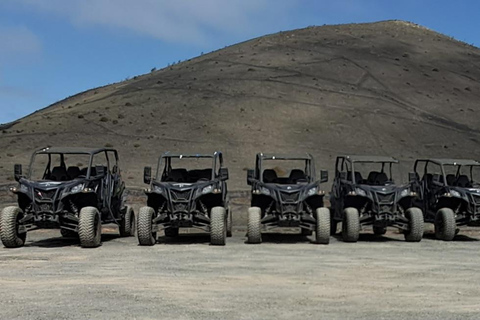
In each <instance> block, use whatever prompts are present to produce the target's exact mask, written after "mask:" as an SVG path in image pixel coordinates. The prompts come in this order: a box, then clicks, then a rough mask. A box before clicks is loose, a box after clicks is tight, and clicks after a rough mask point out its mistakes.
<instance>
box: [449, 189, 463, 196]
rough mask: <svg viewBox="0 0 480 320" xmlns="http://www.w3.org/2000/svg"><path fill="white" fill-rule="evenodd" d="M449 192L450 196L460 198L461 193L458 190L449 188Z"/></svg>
mask: <svg viewBox="0 0 480 320" xmlns="http://www.w3.org/2000/svg"><path fill="white" fill-rule="evenodd" d="M450 194H451V195H452V197H457V198H461V197H462V195H461V194H460V192H458V191H457V190H450Z"/></svg>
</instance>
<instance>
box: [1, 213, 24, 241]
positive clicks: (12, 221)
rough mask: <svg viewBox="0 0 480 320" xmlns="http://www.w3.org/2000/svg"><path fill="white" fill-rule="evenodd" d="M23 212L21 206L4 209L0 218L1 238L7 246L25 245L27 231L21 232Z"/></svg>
mask: <svg viewBox="0 0 480 320" xmlns="http://www.w3.org/2000/svg"><path fill="white" fill-rule="evenodd" d="M22 218H23V212H22V210H21V209H20V208H19V207H7V208H5V209H3V211H2V215H1V220H0V239H1V240H2V242H3V245H4V246H5V248H19V247H23V246H24V245H25V240H26V239H27V233H26V232H19V229H20V223H19V221H20V219H22Z"/></svg>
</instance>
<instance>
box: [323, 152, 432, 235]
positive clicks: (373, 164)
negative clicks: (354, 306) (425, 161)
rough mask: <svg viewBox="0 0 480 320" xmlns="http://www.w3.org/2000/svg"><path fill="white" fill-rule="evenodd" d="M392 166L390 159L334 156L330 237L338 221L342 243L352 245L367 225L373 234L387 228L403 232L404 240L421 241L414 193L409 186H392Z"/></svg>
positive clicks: (381, 233)
mask: <svg viewBox="0 0 480 320" xmlns="http://www.w3.org/2000/svg"><path fill="white" fill-rule="evenodd" d="M396 164H398V161H397V160H395V159H394V158H391V157H377V156H339V157H337V161H336V168H335V179H334V181H333V185H332V192H331V194H330V203H331V206H332V234H334V233H336V230H337V223H338V222H342V238H343V240H344V241H346V242H356V241H357V240H358V237H359V232H360V229H361V227H363V226H367V225H372V226H373V232H374V233H375V234H377V235H383V234H385V232H386V229H387V227H389V226H391V227H396V228H398V229H400V230H403V232H404V234H405V240H406V241H411V242H418V241H421V240H422V237H423V229H424V223H423V214H422V210H421V209H420V208H418V207H415V205H414V200H415V199H417V193H416V192H415V191H414V189H413V188H412V186H411V185H410V184H407V185H403V186H398V185H396V184H395V182H394V181H393V178H392V166H393V165H396Z"/></svg>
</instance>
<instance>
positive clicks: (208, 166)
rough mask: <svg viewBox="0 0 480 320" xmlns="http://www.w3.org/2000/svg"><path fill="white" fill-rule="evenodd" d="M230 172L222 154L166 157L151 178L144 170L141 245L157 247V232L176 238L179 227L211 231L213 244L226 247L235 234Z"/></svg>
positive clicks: (171, 155) (148, 170)
mask: <svg viewBox="0 0 480 320" xmlns="http://www.w3.org/2000/svg"><path fill="white" fill-rule="evenodd" d="M227 180H228V169H227V168H224V167H223V154H222V153H221V152H215V153H213V154H173V153H169V152H167V153H165V154H163V155H162V156H161V157H160V158H159V160H158V164H157V170H156V174H155V176H154V177H152V169H151V167H145V170H144V182H145V183H146V184H148V185H149V188H148V189H147V190H146V191H145V193H146V195H147V206H146V207H143V208H141V209H140V212H139V215H138V233H137V234H138V242H139V243H140V245H154V244H155V243H156V241H157V232H158V231H161V230H162V229H163V230H164V232H165V236H167V237H176V236H178V233H179V228H198V229H201V230H204V231H207V232H210V241H211V244H212V245H225V242H226V237H227V236H231V233H232V213H231V211H230V210H229V207H228V197H227V182H226V181H227Z"/></svg>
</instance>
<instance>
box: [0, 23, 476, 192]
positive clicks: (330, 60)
mask: <svg viewBox="0 0 480 320" xmlns="http://www.w3.org/2000/svg"><path fill="white" fill-rule="evenodd" d="M152 64H153V62H152ZM74 76H75V75H72V77H74ZM479 115H480V50H479V49H478V48H476V47H473V46H470V45H467V44H465V43H462V42H459V41H456V40H454V39H452V38H450V37H447V36H444V35H442V34H439V33H436V32H434V31H431V30H428V29H426V28H423V27H421V26H418V25H415V24H412V23H408V22H402V21H386V22H378V23H368V24H350V25H335V26H323V27H309V28H305V29H300V30H293V31H288V32H280V33H276V34H272V35H268V36H264V37H260V38H256V39H253V40H250V41H246V42H243V43H240V44H237V45H233V46H230V47H227V48H225V49H222V50H218V51H215V52H212V53H209V54H205V55H202V56H200V57H197V58H194V59H191V60H188V61H185V62H182V63H179V64H177V65H174V66H171V67H167V68H164V69H162V70H158V71H154V72H151V73H149V74H145V75H141V76H138V77H134V78H133V79H131V80H128V81H124V82H120V83H116V84H112V85H108V86H104V87H100V88H96V89H92V90H89V91H86V92H83V93H80V94H77V95H75V96H72V97H70V98H67V99H65V100H63V101H60V102H57V103H55V104H53V105H51V106H49V107H47V108H44V109H42V110H40V111H37V112H35V113H33V114H31V115H29V116H27V117H25V118H22V119H20V120H18V121H16V122H14V123H12V124H8V125H3V126H1V128H0V150H1V151H0V182H2V183H11V181H12V171H13V164H14V163H17V162H19V163H23V164H24V165H27V164H28V160H29V157H30V155H31V153H32V151H33V150H35V149H37V148H41V147H45V146H50V145H51V146H90V147H95V146H113V147H115V148H117V149H118V150H119V152H120V156H121V161H122V167H123V175H124V178H125V180H126V182H127V184H128V185H129V186H132V187H141V186H142V185H143V184H142V172H143V166H145V165H154V164H155V161H156V159H157V157H158V156H159V155H160V153H162V152H164V151H168V150H170V151H184V152H210V151H213V150H222V151H223V152H224V155H225V160H226V164H227V166H228V167H229V169H230V178H231V180H230V189H232V190H240V189H246V188H247V186H246V171H245V170H246V168H248V167H253V165H254V156H255V153H257V152H259V151H263V152H282V153H287V152H310V153H312V154H313V155H314V156H315V157H316V159H317V168H327V169H329V170H330V176H331V177H332V176H333V171H332V170H333V167H334V160H335V156H336V155H337V154H348V153H354V154H365V153H366V154H378V155H392V156H395V157H397V158H399V159H400V160H405V162H404V166H403V170H402V172H403V174H404V178H405V179H406V178H407V177H406V172H407V171H408V170H409V169H410V168H411V166H412V160H414V159H415V158H416V157H429V156H435V157H465V158H476V159H480V148H479V141H480V117H479Z"/></svg>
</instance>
